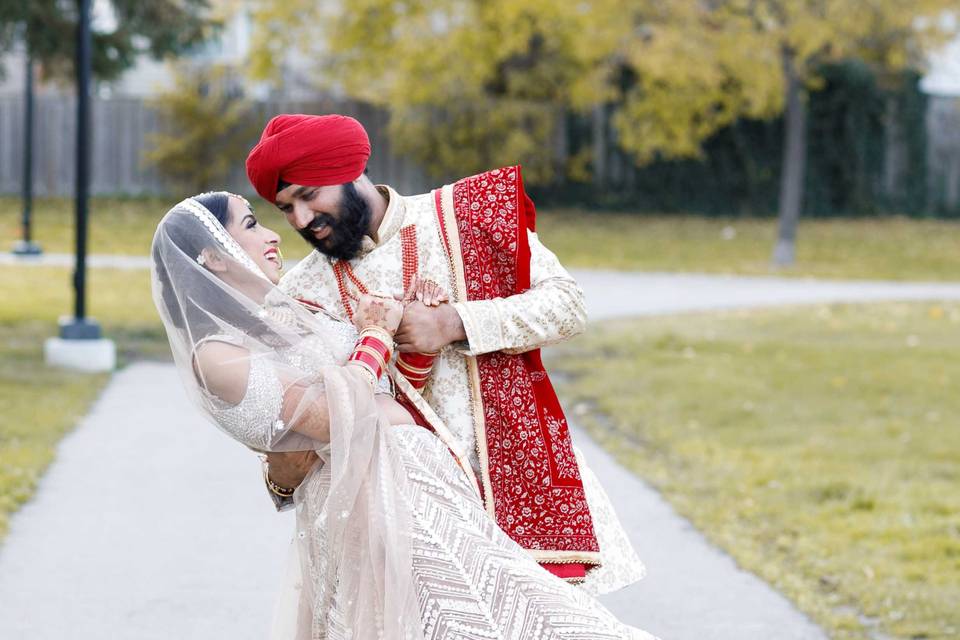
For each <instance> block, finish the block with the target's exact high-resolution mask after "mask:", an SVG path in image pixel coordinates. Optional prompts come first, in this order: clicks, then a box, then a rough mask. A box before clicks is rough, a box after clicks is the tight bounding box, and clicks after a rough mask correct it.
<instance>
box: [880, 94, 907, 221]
mask: <svg viewBox="0 0 960 640" xmlns="http://www.w3.org/2000/svg"><path fill="white" fill-rule="evenodd" d="M901 117H902V116H901V113H900V103H899V101H898V100H897V96H896V95H895V94H894V93H893V91H890V93H889V94H888V95H887V98H886V100H885V101H884V114H883V137H884V153H883V191H884V196H885V197H886V205H887V206H889V207H892V208H894V209H896V208H899V206H900V205H901V203H905V202H906V201H907V197H906V196H907V194H906V193H905V191H906V190H905V188H904V187H905V184H904V183H905V177H906V175H905V174H906V167H907V153H908V151H907V140H906V136H905V135H904V131H903V122H902V120H901Z"/></svg>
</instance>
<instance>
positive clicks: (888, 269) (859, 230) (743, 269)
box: [0, 197, 960, 280]
mask: <svg viewBox="0 0 960 640" xmlns="http://www.w3.org/2000/svg"><path fill="white" fill-rule="evenodd" d="M172 204H174V202H173V200H172V199H171V200H161V199H136V198H127V199H123V198H94V199H93V200H92V202H91V223H90V251H91V252H93V253H118V254H135V255H145V254H146V253H147V251H148V250H149V247H150V241H151V239H152V238H153V231H154V229H155V228H156V223H157V221H158V220H159V219H160V218H161V217H162V216H163V214H164V213H165V212H166V210H167V209H169V208H170V206H171V205H172ZM253 204H254V207H256V209H257V211H258V213H259V214H260V219H261V221H262V222H263V223H264V224H266V225H267V226H269V227H271V228H273V229H274V230H275V231H277V232H279V233H280V234H281V235H282V236H283V246H284V250H285V251H284V253H285V254H286V256H287V258H291V259H298V258H302V257H303V256H304V255H306V254H307V252H308V247H307V245H306V244H305V243H304V242H303V240H301V239H300V238H299V236H297V235H296V233H294V232H293V231H292V230H291V229H290V228H289V227H288V226H287V224H286V222H285V221H284V220H283V218H281V217H280V215H279V213H278V212H277V211H276V210H275V209H274V208H273V207H271V206H269V205H267V204H266V203H264V202H263V201H261V200H259V199H255V200H254V202H253ZM19 220H20V201H19V199H17V198H12V197H0V238H8V239H9V240H8V244H10V245H12V243H13V240H14V239H15V238H18V237H19V234H20V231H19V224H20V222H19ZM34 227H35V237H36V240H37V241H38V242H39V243H40V245H41V246H42V247H43V249H44V250H45V251H47V252H51V253H66V252H72V251H73V242H74V240H73V208H72V203H71V202H70V201H69V200H67V199H63V198H52V199H51V198H42V199H39V200H38V201H37V204H36V207H35V225H34ZM538 229H539V231H540V235H541V237H542V238H543V240H544V242H545V243H546V244H547V246H548V247H550V248H551V249H552V250H553V251H555V252H556V253H557V255H558V256H560V259H561V260H562V261H563V263H564V264H566V265H567V266H570V267H592V268H607V269H642V270H650V271H688V272H707V273H739V274H770V273H779V274H781V275H791V276H815V277H823V278H883V279H896V280H960V269H958V268H957V256H958V255H960V223H957V222H946V221H932V220H910V219H906V218H875V219H869V218H865V219H861V220H804V221H802V222H801V226H800V236H799V241H798V248H797V260H798V263H797V266H796V267H794V268H792V269H789V270H786V271H780V272H776V271H773V270H772V269H771V268H770V264H769V261H770V252H771V250H772V248H773V240H774V237H775V235H776V225H775V221H773V220H769V219H763V220H761V219H735V218H729V219H720V218H701V217H696V216H656V215H639V214H632V215H631V214H605V213H597V212H588V211H574V210H544V211H542V212H540V215H539V222H538ZM7 249H8V247H0V250H7Z"/></svg>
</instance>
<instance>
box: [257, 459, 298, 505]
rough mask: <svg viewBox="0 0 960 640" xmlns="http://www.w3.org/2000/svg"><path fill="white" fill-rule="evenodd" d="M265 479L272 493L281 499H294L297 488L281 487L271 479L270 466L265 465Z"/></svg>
mask: <svg viewBox="0 0 960 640" xmlns="http://www.w3.org/2000/svg"><path fill="white" fill-rule="evenodd" d="M263 479H264V480H265V481H266V483H267V489H269V490H270V493H272V494H274V495H276V496H279V497H281V498H292V497H293V493H294V492H295V491H296V488H293V489H287V488H286V487H281V486H280V485H278V484H277V483H276V482H274V481H273V480H271V479H270V472H269V470H268V466H267V465H266V464H265V465H263Z"/></svg>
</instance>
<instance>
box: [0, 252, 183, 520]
mask: <svg viewBox="0 0 960 640" xmlns="http://www.w3.org/2000/svg"><path fill="white" fill-rule="evenodd" d="M69 278H70V272H69V271H68V270H67V269H55V268H29V267H0V299H2V300H3V304H0V538H2V537H3V536H4V535H5V533H6V530H7V525H8V518H9V515H10V514H11V513H12V512H13V511H14V510H16V509H17V508H18V507H19V506H20V505H21V504H23V503H24V502H25V501H26V500H27V499H28V498H29V497H30V496H31V495H32V493H33V491H34V488H35V487H36V484H37V482H38V480H39V478H40V476H41V474H42V473H43V471H44V469H46V467H47V465H49V464H50V462H51V460H52V459H53V455H54V451H55V447H56V445H57V443H58V442H59V440H60V438H61V437H62V436H63V435H64V433H66V432H67V431H68V430H70V429H71V428H73V427H74V426H75V425H76V423H77V421H78V420H79V419H80V417H82V416H83V415H84V414H86V413H87V411H88V410H89V408H90V405H91V404H92V402H93V401H94V400H95V398H96V397H97V395H98V394H99V392H100V390H101V389H102V388H103V386H104V384H106V382H107V380H108V376H107V375H86V374H78V373H70V372H66V371H60V370H57V369H51V368H49V367H46V366H44V364H43V340H44V339H46V338H48V337H50V336H54V335H56V332H57V318H58V317H59V316H60V315H68V312H69V310H70V309H71V306H70V305H71V299H72V298H71V297H70V283H69ZM90 292H91V297H90V313H91V315H92V316H93V317H94V318H97V319H98V320H100V321H101V323H102V324H103V326H104V330H105V332H106V333H107V335H109V337H111V338H113V339H114V340H116V341H117V347H118V350H119V352H120V359H121V362H125V361H129V360H131V359H135V358H143V357H165V356H166V353H167V351H168V349H167V346H166V338H165V336H164V334H163V328H162V326H161V324H160V319H159V317H157V314H156V310H155V309H154V306H153V302H152V301H151V299H150V278H149V274H148V273H147V272H146V271H115V270H101V269H97V270H92V271H91V272H90Z"/></svg>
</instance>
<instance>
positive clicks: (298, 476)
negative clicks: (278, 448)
mask: <svg viewBox="0 0 960 640" xmlns="http://www.w3.org/2000/svg"><path fill="white" fill-rule="evenodd" d="M316 461H317V454H316V452H314V451H291V452H288V453H268V454H267V474H268V475H269V477H270V479H271V480H272V481H273V482H274V483H275V484H278V485H280V486H281V487H283V488H284V489H295V488H297V487H299V486H300V483H301V482H303V479H304V478H305V477H307V473H308V472H309V471H310V469H311V468H313V465H314V463H315V462H316Z"/></svg>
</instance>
